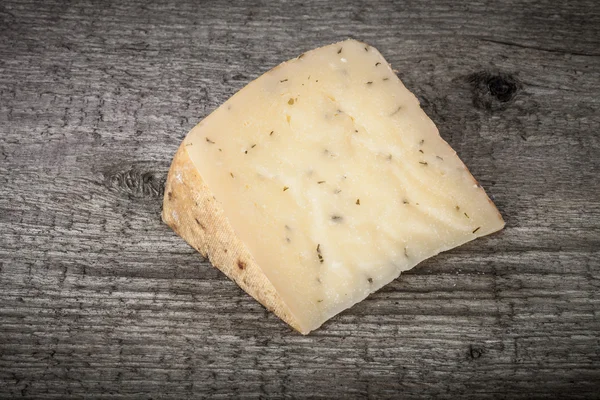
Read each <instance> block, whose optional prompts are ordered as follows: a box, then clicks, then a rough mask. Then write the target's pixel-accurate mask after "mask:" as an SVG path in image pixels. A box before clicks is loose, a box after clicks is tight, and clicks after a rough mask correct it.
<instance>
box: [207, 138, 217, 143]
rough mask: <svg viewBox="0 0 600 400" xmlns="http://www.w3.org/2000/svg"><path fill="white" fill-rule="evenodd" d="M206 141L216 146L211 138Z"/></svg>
mask: <svg viewBox="0 0 600 400" xmlns="http://www.w3.org/2000/svg"><path fill="white" fill-rule="evenodd" d="M206 141H207V142H208V143H210V144H215V142H213V141H212V140H210V139H209V138H206Z"/></svg>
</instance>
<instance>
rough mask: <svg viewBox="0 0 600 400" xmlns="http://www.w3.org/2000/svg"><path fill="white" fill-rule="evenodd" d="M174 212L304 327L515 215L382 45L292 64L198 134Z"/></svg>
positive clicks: (192, 236) (175, 223)
mask: <svg viewBox="0 0 600 400" xmlns="http://www.w3.org/2000/svg"><path fill="white" fill-rule="evenodd" d="M163 219H164V221H165V222H166V223H167V224H168V225H169V226H171V227H172V228H173V229H174V230H175V232H177V234H179V235H180V236H181V237H183V238H184V239H185V240H186V241H187V242H188V243H190V244H191V245H192V246H194V248H196V249H197V250H198V251H199V252H200V253H202V254H203V255H205V256H207V257H208V258H209V259H210V261H211V263H212V264H213V265H214V266H215V267H217V268H219V269H220V270H222V271H223V272H224V273H225V274H226V275H227V276H228V277H230V278H231V279H233V280H234V281H235V282H237V283H238V285H240V286H241V287H242V288H243V289H244V290H245V291H246V292H248V293H249V294H250V295H252V296H253V297H254V298H256V299H257V300H258V301H260V302H261V303H262V304H263V305H265V306H266V307H267V308H268V309H270V310H272V311H273V312H274V313H275V314H276V315H278V316H279V317H280V318H282V319H283V320H284V321H286V322H287V323H288V324H290V325H291V326H293V327H294V328H295V329H297V330H299V331H300V332H302V333H308V332H310V331H311V330H314V329H316V328H318V327H319V326H320V325H321V324H323V322H325V321H326V320H328V319H329V318H331V317H333V316H334V315H336V314H338V313H339V312H341V311H342V310H344V309H346V308H348V307H350V306H352V305H353V304H355V303H357V302H359V301H361V300H363V299H364V298H365V297H366V296H368V295H369V293H372V292H374V291H376V290H377V289H379V288H381V287H382V286H384V285H385V284H387V283H389V282H390V281H392V280H393V279H395V278H397V277H398V276H399V275H400V272H401V271H405V270H408V269H410V268H412V267H414V266H415V265H417V264H418V263H419V262H421V261H423V260H424V259H426V258H429V257H432V256H434V255H436V254H438V253H439V252H441V251H445V250H448V249H451V248H453V247H456V246H459V245H461V244H463V243H465V242H468V241H470V240H473V239H475V238H477V237H480V236H484V235H488V234H490V233H492V232H495V231H497V230H500V229H502V227H503V226H504V221H503V220H502V217H501V216H500V214H499V213H498V211H497V209H496V207H495V206H494V204H493V203H492V202H491V201H490V200H489V198H488V197H487V195H486V194H485V192H484V190H483V189H482V188H481V187H480V186H479V185H478V184H477V182H476V181H475V180H474V179H473V177H472V176H471V174H470V173H469V171H468V170H467V168H466V167H465V166H464V164H463V163H462V162H461V160H460V159H459V158H458V156H457V155H456V153H455V152H454V150H452V148H450V146H449V145H448V144H447V143H446V142H445V141H444V140H443V139H442V138H441V137H440V135H439V133H438V130H437V128H436V127H435V125H434V124H433V122H432V121H431V120H430V119H429V118H428V117H427V115H425V113H424V112H423V111H422V110H421V108H420V106H419V102H418V101H417V99H416V98H415V96H414V95H413V94H412V93H410V92H409V91H408V90H407V89H406V88H405V87H404V85H403V84H402V82H401V81H400V80H399V79H398V77H397V76H396V74H395V73H394V72H393V71H392V69H391V67H390V65H389V64H388V63H387V62H386V61H385V59H384V58H383V57H382V56H381V54H380V53H379V52H378V51H377V50H376V49H375V48H373V47H370V46H368V45H366V44H364V43H361V42H358V41H355V40H347V41H344V42H341V43H336V44H333V45H330V46H326V47H322V48H319V49H316V50H313V51H310V52H307V53H304V54H302V55H301V56H299V57H298V58H295V59H293V60H290V61H288V62H285V63H283V64H281V65H279V66H278V67H276V68H274V69H272V70H271V71H269V72H267V73H265V74H264V75H262V76H261V77H259V78H258V79H256V80H254V81H253V82H251V83H249V84H248V85H247V86H246V87H245V88H243V89H242V90H240V91H239V92H238V93H236V94H235V95H234V96H233V97H231V98H230V99H229V100H227V101H226V102H225V103H224V104H223V105H222V106H220V107H219V108H218V109H217V110H215V111H214V112H213V113H212V114H210V115H209V116H208V117H206V118H205V119H204V120H203V121H202V122H200V123H199V124H198V125H197V126H196V127H195V128H194V129H192V131H191V132H190V133H189V134H188V136H187V137H186V139H185V140H184V142H183V143H182V145H181V147H180V149H179V151H178V152H177V154H176V156H175V159H174V161H173V164H172V166H171V170H170V172H169V177H168V179H167V185H166V189H165V199H164V207H163Z"/></svg>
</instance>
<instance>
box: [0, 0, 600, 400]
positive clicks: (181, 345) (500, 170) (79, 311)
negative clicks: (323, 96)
mask: <svg viewBox="0 0 600 400" xmlns="http://www.w3.org/2000/svg"><path fill="white" fill-rule="evenodd" d="M460 3H461V2H453V1H449V0H440V1H438V2H433V1H413V2H407V3H401V2H398V3H395V2H392V1H383V0H382V1H373V2H364V3H363V2H360V1H358V0H352V1H344V2H332V1H329V0H306V1H304V2H303V3H296V2H285V3H281V4H280V5H278V6H276V5H274V4H271V3H270V2H263V1H249V2H243V1H241V0H240V1H234V2H230V1H220V2H208V1H207V2H195V1H180V2H163V3H159V2H156V1H146V0H135V1H110V2H108V1H107V2H105V1H102V2H100V1H98V2H93V1H81V2H66V1H65V2H61V1H57V0H48V1H39V2H31V1H19V0H14V1H13V0H9V1H7V0H4V1H2V2H0V185H1V186H2V192H1V194H0V397H3V398H17V397H24V398H48V399H49V398H61V399H64V398H76V397H82V396H84V395H86V396H87V397H90V398H92V397H109V398H123V399H125V398H150V397H152V398H173V399H180V398H185V397H192V396H198V397H200V396H214V397H220V398H229V397H247V398H253V397H259V396H261V397H263V398H267V397H305V398H306V397H313V396H314V397H322V398H354V397H372V398H376V397H377V398H380V397H383V398H391V397H395V398H398V397H402V398H420V397H432V396H436V397H448V398H454V397H460V396H464V397H472V398H478V399H484V398H504V397H509V398H535V397H538V398H539V397H560V398H567V397H588V398H594V397H596V398H597V396H599V393H600V333H599V332H600V295H599V294H598V290H599V288H600V183H599V182H600V178H599V176H600V133H599V132H600V111H599V109H600V107H599V105H600V8H599V7H598V3H597V2H596V1H571V2H557V1H550V0H546V1H537V2H533V1H528V2H521V1H516V0H512V1H507V2H497V1H489V2H485V3H482V2H476V3H472V4H466V3H465V4H460ZM346 37H354V38H357V39H361V40H364V41H366V42H368V43H369V44H371V45H373V46H376V47H377V48H378V49H379V50H380V51H381V52H382V53H383V54H384V56H385V57H386V58H387V59H388V60H389V61H390V62H391V63H392V64H393V65H394V67H395V68H397V69H398V71H399V72H398V74H399V76H400V77H401V78H402V80H403V81H404V82H405V84H406V85H407V87H408V88H409V89H411V90H412V91H414V92H415V94H416V95H417V96H418V97H419V99H420V100H421V101H422V104H423V108H424V109H425V110H426V112H427V113H428V114H429V115H430V116H431V117H432V119H433V120H434V121H435V122H436V123H437V124H438V126H439V128H440V131H441V134H442V136H443V137H444V138H446V139H447V140H448V142H449V143H450V144H451V145H452V146H453V147H454V148H455V149H456V150H457V152H458V153H459V155H460V156H461V157H462V158H463V160H464V161H465V163H466V164H467V165H468V166H469V167H470V169H471V171H472V172H473V174H474V175H475V176H476V177H477V178H478V179H479V180H480V183H481V184H482V185H483V186H484V187H485V188H486V189H487V191H488V192H489V193H490V194H491V195H492V196H493V197H494V199H495V201H496V204H497V205H498V207H499V209H500V210H501V212H502V214H503V215H504V217H505V219H506V222H507V227H506V229H505V230H504V231H503V232H501V233H499V234H496V235H493V236H491V237H488V238H484V239H481V240H477V241H475V242H472V243H470V244H468V245H465V246H463V247H460V248H458V249H455V250H452V251H449V252H447V253H445V254H441V255H440V256H438V257H435V258H434V259H431V260H429V261H427V262H424V263H423V264H422V265H421V266H420V267H418V268H416V269H415V270H413V271H411V272H409V273H407V274H405V275H403V276H402V277H401V279H399V280H397V281H395V282H393V283H391V284H390V285H389V286H387V287H386V288H384V289H383V290H381V291H380V292H378V293H376V294H373V295H372V296H370V297H369V298H368V299H367V300H366V301H364V302H363V303H361V304H359V305H357V306H355V307H354V308H352V309H350V310H348V311H346V312H344V313H343V314H341V315H339V316H338V317H336V318H334V319H332V320H331V321H329V322H328V323H327V324H326V325H325V326H323V327H322V328H321V329H320V330H318V331H316V332H314V333H313V334H311V335H310V336H307V337H303V336H300V335H298V334H296V333H294V332H293V331H291V330H290V329H289V328H288V327H287V326H286V325H284V324H283V323H282V322H280V321H279V320H278V319H277V318H276V317H274V316H273V315H270V314H269V313H267V312H266V311H265V310H264V309H263V308H262V307H261V306H259V305H258V304H257V303H256V302H254V301H252V300H251V299H250V298H249V297H248V296H247V295H245V294H244V293H243V292H242V291H241V290H240V289H239V288H238V287H237V286H236V285H235V284H233V283H232V282H230V281H228V280H227V279H226V278H224V276H223V275H222V274H220V273H219V272H218V271H216V270H215V269H213V268H212V267H210V265H209V264H208V263H207V262H206V261H204V260H202V259H201V257H200V256H199V255H198V254H197V253H195V252H194V251H193V250H192V249H191V248H190V247H189V246H188V245H186V244H185V243H184V241H183V240H181V239H180V238H178V237H177V236H176V235H175V234H174V233H173V232H172V231H170V230H169V229H168V228H167V227H166V226H165V225H163V224H162V223H161V221H160V217H159V213H160V208H161V195H162V187H163V183H164V179H165V174H166V172H167V169H168V166H169V163H170V160H171V157H172V156H173V154H174V152H175V150H176V148H177V146H178V144H179V143H180V141H181V140H182V138H183V137H184V135H185V134H186V133H187V131H188V130H189V129H190V128H191V127H192V126H193V125H194V124H195V123H196V122H198V121H199V120H200V119H201V118H202V117H204V116H205V115H207V114H208V113H209V112H210V111H211V110H213V109H214V108H215V107H216V106H217V105H218V104H219V103H221V102H223V101H224V100H226V99H227V98H228V97H229V96H230V95H231V94H233V93H234V92H235V91H236V90H238V89H240V88H241V87H242V86H243V85H245V84H246V83H247V82H249V81H250V80H252V79H253V78H255V77H257V76H259V75H260V74H261V73H263V72H264V71H266V70H268V69H269V68H271V67H273V66H274V65H276V64H278V63H279V62H281V61H284V60H286V59H288V58H291V57H293V56H295V55H297V54H299V53H301V52H302V51H305V50H308V49H311V48H313V47H316V46H319V45H324V44H328V43H331V42H334V41H337V40H341V39H344V38H346Z"/></svg>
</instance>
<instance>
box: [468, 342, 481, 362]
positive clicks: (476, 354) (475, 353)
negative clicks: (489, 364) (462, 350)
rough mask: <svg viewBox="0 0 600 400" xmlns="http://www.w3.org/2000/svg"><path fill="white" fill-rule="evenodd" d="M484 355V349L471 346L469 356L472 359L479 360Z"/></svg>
mask: <svg viewBox="0 0 600 400" xmlns="http://www.w3.org/2000/svg"><path fill="white" fill-rule="evenodd" d="M483 353H484V350H483V348H481V347H478V346H473V345H469V353H468V356H469V358H470V359H472V360H477V359H478V358H480V357H481V356H482V355H483Z"/></svg>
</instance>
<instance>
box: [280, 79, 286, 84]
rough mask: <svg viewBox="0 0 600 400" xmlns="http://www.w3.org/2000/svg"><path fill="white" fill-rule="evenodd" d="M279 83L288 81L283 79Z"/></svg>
mask: <svg viewBox="0 0 600 400" xmlns="http://www.w3.org/2000/svg"><path fill="white" fill-rule="evenodd" d="M279 82H281V83H283V82H287V79H282V80H280V81H279Z"/></svg>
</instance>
